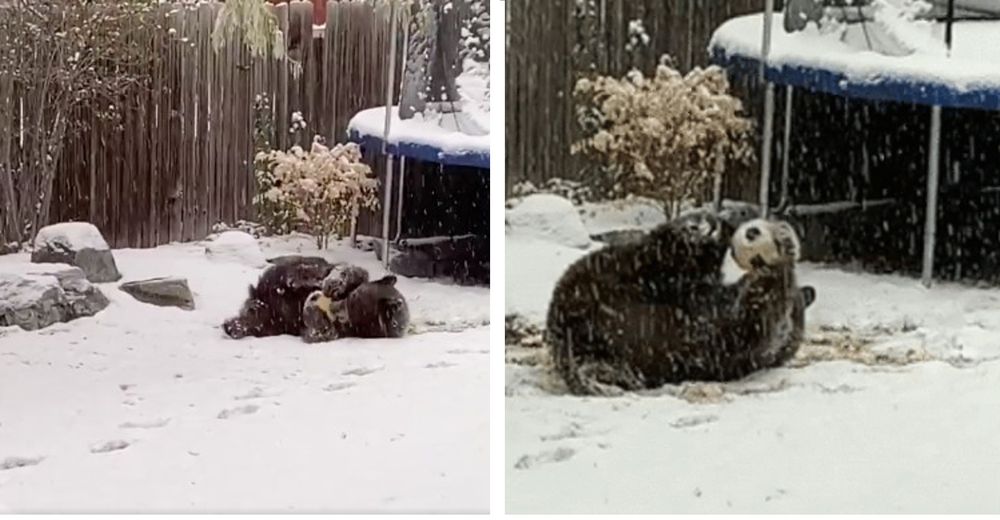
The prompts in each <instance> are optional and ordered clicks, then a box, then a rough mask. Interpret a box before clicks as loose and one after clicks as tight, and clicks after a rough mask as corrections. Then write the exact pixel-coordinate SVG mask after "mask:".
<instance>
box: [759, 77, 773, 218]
mask: <svg viewBox="0 0 1000 520" xmlns="http://www.w3.org/2000/svg"><path fill="white" fill-rule="evenodd" d="M773 142H774V83H771V82H770V81H769V82H767V88H766V89H765V90H764V143H763V145H762V149H761V152H760V211H761V216H762V217H764V218H767V217H768V216H770V214H771V207H770V201H768V197H769V196H770V187H771V145H772V143H773Z"/></svg>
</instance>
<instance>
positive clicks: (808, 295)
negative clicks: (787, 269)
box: [800, 285, 816, 308]
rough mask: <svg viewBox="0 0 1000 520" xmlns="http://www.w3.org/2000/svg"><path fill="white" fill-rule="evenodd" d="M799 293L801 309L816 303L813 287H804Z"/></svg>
mask: <svg viewBox="0 0 1000 520" xmlns="http://www.w3.org/2000/svg"><path fill="white" fill-rule="evenodd" d="M800 291H801V292H802V301H803V303H804V305H803V306H802V307H803V308H805V307H808V306H810V305H812V303H813V302H814V301H816V289H815V288H814V287H813V286H811V285H805V286H803V287H802V288H801V289H800Z"/></svg>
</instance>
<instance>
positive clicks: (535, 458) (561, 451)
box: [514, 448, 576, 469]
mask: <svg viewBox="0 0 1000 520" xmlns="http://www.w3.org/2000/svg"><path fill="white" fill-rule="evenodd" d="M573 455H576V450H574V449H572V448H556V449H555V450H554V451H543V452H542V453H539V454H537V455H524V456H522V457H521V458H520V459H518V460H517V463H515V464H514V469H530V468H531V467H532V466H534V465H536V464H548V463H550V462H562V461H564V460H569V459H570V457H572V456H573Z"/></svg>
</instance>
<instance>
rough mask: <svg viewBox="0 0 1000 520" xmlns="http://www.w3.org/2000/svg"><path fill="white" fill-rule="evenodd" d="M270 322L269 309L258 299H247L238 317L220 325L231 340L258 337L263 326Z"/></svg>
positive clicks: (261, 332)
mask: <svg viewBox="0 0 1000 520" xmlns="http://www.w3.org/2000/svg"><path fill="white" fill-rule="evenodd" d="M270 320H271V316H270V312H269V307H268V306H267V304H266V303H264V302H262V301H260V300H258V299H249V300H247V302H246V303H244V304H243V308H242V309H240V315H239V316H237V317H235V318H230V319H228V320H226V321H225V322H224V323H223V324H222V330H223V331H225V333H226V335H228V336H229V337H231V338H233V339H240V338H245V337H247V336H260V335H262V334H263V330H264V326H265V325H266V324H267V323H268V322H269V321H270Z"/></svg>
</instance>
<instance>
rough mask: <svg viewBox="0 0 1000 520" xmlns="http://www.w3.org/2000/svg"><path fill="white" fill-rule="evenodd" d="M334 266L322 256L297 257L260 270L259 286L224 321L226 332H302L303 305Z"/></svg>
mask: <svg viewBox="0 0 1000 520" xmlns="http://www.w3.org/2000/svg"><path fill="white" fill-rule="evenodd" d="M333 268H334V265H333V264H330V263H328V262H327V261H326V260H323V259H322V258H308V257H301V258H294V259H290V260H287V261H283V262H281V263H279V264H275V265H272V266H271V267H268V268H267V269H265V270H264V272H263V273H261V275H260V278H259V279H258V280H257V285H256V286H250V291H249V293H250V294H249V296H248V297H247V300H246V302H244V304H243V307H242V308H241V309H240V314H239V316H237V317H235V318H230V319H228V320H226V321H225V323H223V325H222V329H223V330H224V331H225V333H226V334H227V335H228V336H229V337H231V338H235V339H239V338H243V337H246V336H255V337H265V336H278V335H282V334H290V335H293V336H298V335H299V334H300V333H301V332H302V327H303V322H302V305H303V304H304V303H305V301H306V298H307V297H308V296H309V295H310V294H312V292H313V291H316V290H317V289H319V288H321V287H322V285H323V280H324V279H325V278H326V277H327V275H328V274H329V273H330V271H331V270H332V269H333Z"/></svg>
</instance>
